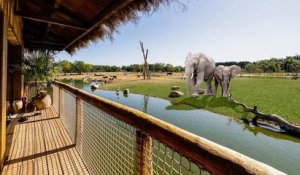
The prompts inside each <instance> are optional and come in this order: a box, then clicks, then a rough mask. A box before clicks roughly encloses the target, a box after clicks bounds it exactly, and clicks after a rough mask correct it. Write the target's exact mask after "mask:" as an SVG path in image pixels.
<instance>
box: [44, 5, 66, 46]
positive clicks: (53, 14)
mask: <svg viewBox="0 0 300 175" xmlns="http://www.w3.org/2000/svg"><path fill="white" fill-rule="evenodd" d="M61 1H62V0H55V2H54V9H58V7H59V6H60V4H61ZM53 17H55V13H54V12H52V13H51V17H50V18H53ZM51 26H52V24H51V23H48V27H47V29H46V32H45V34H44V36H43V41H44V40H45V39H46V37H47V36H48V33H49V32H50V30H51Z"/></svg>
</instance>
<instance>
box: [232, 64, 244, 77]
mask: <svg viewBox="0 0 300 175" xmlns="http://www.w3.org/2000/svg"><path fill="white" fill-rule="evenodd" d="M229 69H230V72H231V78H234V77H235V76H236V75H237V74H239V73H240V72H241V68H240V67H239V66H237V65H232V66H229Z"/></svg>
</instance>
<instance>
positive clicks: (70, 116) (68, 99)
mask: <svg viewBox="0 0 300 175" xmlns="http://www.w3.org/2000/svg"><path fill="white" fill-rule="evenodd" d="M62 95H63V98H62V99H61V102H62V103H63V105H62V106H63V108H62V109H61V112H62V114H63V115H61V116H60V117H61V119H62V121H63V124H64V126H65V128H66V130H67V132H68V133H69V136H70V137H71V139H72V141H73V143H75V136H76V120H77V117H76V97H75V96H74V95H73V94H72V93H70V92H68V91H63V93H62Z"/></svg>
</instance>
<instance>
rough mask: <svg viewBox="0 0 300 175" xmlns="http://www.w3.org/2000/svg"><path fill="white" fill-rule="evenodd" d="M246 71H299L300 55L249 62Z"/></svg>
mask: <svg viewBox="0 0 300 175" xmlns="http://www.w3.org/2000/svg"><path fill="white" fill-rule="evenodd" d="M245 71H246V72H249V73H262V72H264V73H272V72H299V71H300V57H299V56H298V55H297V56H288V57H286V58H285V59H277V58H271V59H270V60H261V61H257V62H253V63H248V64H247V65H246V66H245Z"/></svg>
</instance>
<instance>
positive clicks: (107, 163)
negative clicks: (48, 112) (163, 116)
mask: <svg viewBox="0 0 300 175" xmlns="http://www.w3.org/2000/svg"><path fill="white" fill-rule="evenodd" d="M59 91H60V95H59V97H60V99H58V98H56V96H57V97H58V95H54V100H53V101H54V104H56V102H55V101H56V100H59V101H62V103H60V106H59V108H60V111H61V112H60V117H61V120H62V122H63V124H64V126H65V128H66V129H67V131H68V132H69V134H70V136H71V138H72V140H73V141H74V143H75V144H76V148H77V150H78V152H79V154H80V156H81V158H82V159H83V161H84V164H85V165H86V167H87V169H88V171H89V173H90V174H111V175H114V174H122V175H123V174H124V175H132V174H149V175H153V174H166V175H175V174H187V175H193V174H195V175H198V174H209V173H208V172H205V171H204V170H203V169H202V168H201V167H200V166H198V165H196V164H194V163H192V162H191V161H190V160H189V159H187V158H186V157H184V156H182V155H180V153H178V152H176V151H174V150H172V149H171V148H169V147H167V146H166V145H164V144H162V143H160V142H159V141H158V140H155V139H154V138H152V137H149V136H147V133H145V134H144V133H143V134H142V135H144V136H146V139H145V138H144V137H140V136H139V133H141V132H140V131H138V130H137V128H134V127H133V126H130V125H128V124H126V123H124V122H123V121H120V120H118V119H117V118H115V117H114V116H112V115H110V114H109V113H107V112H105V111H103V110H101V109H100V108H98V107H95V106H93V105H92V104H90V103H88V102H86V101H81V100H78V99H76V97H75V96H74V95H72V94H71V93H70V92H68V91H65V90H63V89H60V90H59ZM53 92H54V94H55V93H58V88H57V87H55V86H54V88H53ZM80 101H81V102H80ZM76 105H77V106H76ZM55 108H57V106H56V107H55ZM62 108H63V109H62ZM74 111H75V112H74ZM140 139H142V140H140ZM141 143H143V144H141ZM141 166H143V167H141Z"/></svg>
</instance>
